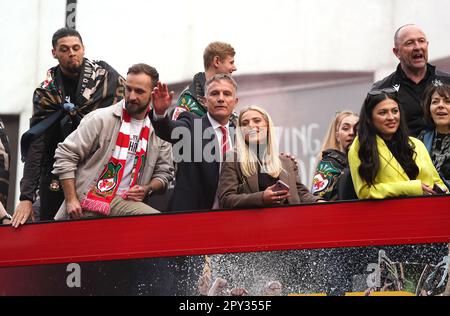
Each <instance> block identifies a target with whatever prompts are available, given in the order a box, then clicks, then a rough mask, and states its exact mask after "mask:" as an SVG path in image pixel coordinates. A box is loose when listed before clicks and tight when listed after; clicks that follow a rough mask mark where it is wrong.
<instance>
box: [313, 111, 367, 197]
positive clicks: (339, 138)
mask: <svg viewBox="0 0 450 316" xmlns="http://www.w3.org/2000/svg"><path fill="white" fill-rule="evenodd" d="M358 121H359V116H358V114H356V113H353V112H352V111H342V112H337V113H336V116H335V117H334V119H333V120H332V121H331V124H330V127H329V129H328V132H327V134H326V135H325V139H324V141H323V144H322V148H321V150H320V152H319V154H318V156H317V161H318V163H317V167H316V171H315V173H314V178H313V185H312V188H311V192H312V193H313V194H314V195H316V196H319V197H321V198H324V199H325V200H327V201H334V200H337V199H338V183H339V178H340V177H341V175H342V173H343V171H344V169H345V168H347V167H348V160H347V152H348V149H349V147H350V145H351V144H352V143H353V140H354V139H355V136H356V125H357V124H358Z"/></svg>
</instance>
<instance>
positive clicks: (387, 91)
mask: <svg viewBox="0 0 450 316" xmlns="http://www.w3.org/2000/svg"><path fill="white" fill-rule="evenodd" d="M367 94H368V95H370V96H375V95H380V94H397V90H395V89H394V88H384V89H380V90H371V91H369V92H368V93H367Z"/></svg>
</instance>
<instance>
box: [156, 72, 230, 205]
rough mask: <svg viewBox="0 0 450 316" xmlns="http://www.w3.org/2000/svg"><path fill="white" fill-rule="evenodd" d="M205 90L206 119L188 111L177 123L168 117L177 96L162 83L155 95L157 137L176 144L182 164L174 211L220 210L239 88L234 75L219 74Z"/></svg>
mask: <svg viewBox="0 0 450 316" xmlns="http://www.w3.org/2000/svg"><path fill="white" fill-rule="evenodd" d="M205 90H206V94H205V104H206V106H207V113H206V115H204V116H203V117H198V116H197V115H195V114H193V113H191V112H188V111H186V112H183V113H181V115H180V116H179V117H178V119H177V120H176V121H173V120H171V119H170V117H169V116H168V114H167V109H168V108H169V106H170V104H171V102H172V97H173V92H171V93H169V91H168V89H167V85H165V84H161V83H158V86H157V87H156V88H155V89H154V90H153V93H152V98H153V110H152V112H151V113H150V119H151V121H152V125H153V127H154V128H155V131H156V135H158V136H159V137H160V138H162V139H163V140H165V141H168V142H170V143H172V144H174V147H173V148H174V161H176V162H178V165H177V166H178V171H177V175H176V184H175V188H174V192H173V195H172V198H171V201H170V203H169V210H171V211H184V210H204V209H214V208H218V200H217V186H218V182H219V172H220V164H221V162H222V161H223V157H224V154H225V152H226V151H228V150H229V149H231V148H232V139H233V137H232V135H233V132H232V130H231V131H230V125H232V124H230V116H231V115H232V113H233V110H234V109H235V107H236V104H237V103H238V97H237V85H236V82H235V81H234V80H233V79H232V78H231V77H230V75H228V74H216V75H215V76H213V77H212V78H210V79H209V80H208V81H207V82H206V85H205ZM231 127H232V126H231ZM230 132H231V133H230ZM180 136H181V137H180Z"/></svg>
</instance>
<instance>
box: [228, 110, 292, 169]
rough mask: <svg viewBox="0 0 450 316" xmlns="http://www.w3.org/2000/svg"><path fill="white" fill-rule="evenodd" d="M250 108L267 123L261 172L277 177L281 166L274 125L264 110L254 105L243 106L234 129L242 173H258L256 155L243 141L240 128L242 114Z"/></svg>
mask: <svg viewBox="0 0 450 316" xmlns="http://www.w3.org/2000/svg"><path fill="white" fill-rule="evenodd" d="M251 110H252V111H257V112H259V113H260V114H261V115H262V116H263V118H264V120H265V121H266V123H267V147H266V151H265V153H264V156H263V161H262V165H263V166H262V167H263V168H264V170H261V172H266V173H267V174H269V175H270V176H271V177H273V178H277V177H278V176H279V175H280V173H281V171H283V166H282V164H281V160H280V155H279V151H278V146H277V144H276V137H275V136H276V135H275V127H274V125H273V122H272V119H271V118H270V116H269V114H268V113H267V112H266V110H264V109H263V108H261V107H259V106H256V105H252V106H248V107H246V108H244V109H243V110H241V113H240V114H239V119H238V126H237V131H236V150H237V156H238V161H239V162H240V167H241V170H242V173H243V174H244V176H246V177H247V178H248V177H250V176H253V175H255V174H257V173H258V157H257V155H256V154H255V153H254V152H253V151H252V150H250V148H249V145H248V144H247V143H246V142H245V139H244V136H243V135H242V129H241V120H242V116H243V115H244V114H245V113H246V112H248V111H251Z"/></svg>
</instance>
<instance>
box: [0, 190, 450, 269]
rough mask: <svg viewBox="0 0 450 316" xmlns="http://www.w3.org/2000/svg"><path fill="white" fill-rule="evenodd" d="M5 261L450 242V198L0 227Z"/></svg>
mask: <svg viewBox="0 0 450 316" xmlns="http://www.w3.org/2000/svg"><path fill="white" fill-rule="evenodd" d="M0 240H1V248H0V249H1V250H0V267H13V266H27V265H41V264H56V263H68V262H85V261H100V260H116V259H136V258H152V257H167V256H185V255H202V254H215V253H230V252H253V251H272V250H289V249H307V248H309V249H312V248H334V247H356V246H375V245H398V244H421V243H447V242H450V197H449V196H433V197H421V198H404V199H389V200H369V201H353V202H338V203H321V204H320V203H319V204H308V205H299V206H290V207H276V208H266V209H248V210H223V211H222V210H221V211H210V212H190V213H173V214H158V215H149V216H132V217H121V218H108V219H96V220H82V221H66V222H57V223H36V224H29V225H25V226H22V227H20V228H19V229H14V228H12V227H10V226H3V227H0Z"/></svg>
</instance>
